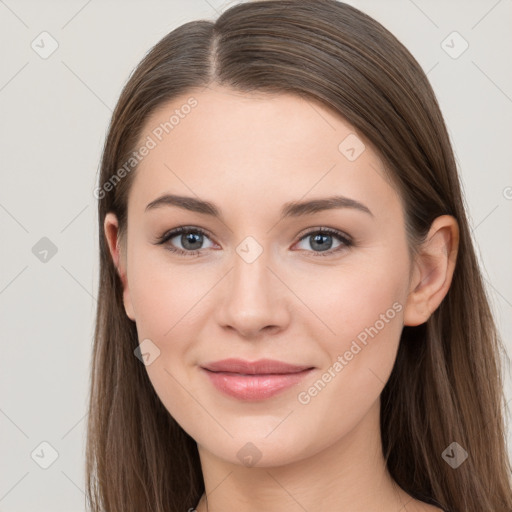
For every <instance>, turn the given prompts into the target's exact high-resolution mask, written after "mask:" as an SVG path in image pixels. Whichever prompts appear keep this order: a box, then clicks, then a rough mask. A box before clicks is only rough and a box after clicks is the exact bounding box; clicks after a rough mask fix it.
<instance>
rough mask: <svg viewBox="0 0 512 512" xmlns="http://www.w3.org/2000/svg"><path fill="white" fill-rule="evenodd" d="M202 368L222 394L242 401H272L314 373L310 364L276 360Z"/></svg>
mask: <svg viewBox="0 0 512 512" xmlns="http://www.w3.org/2000/svg"><path fill="white" fill-rule="evenodd" d="M201 368H202V370H203V371H204V372H205V374H206V375H207V376H208V377H209V379H210V381H211V382H212V384H213V385H214V386H215V387H216V388H217V389H218V390H219V391H221V392H223V393H225V394H227V395H229V396H232V397H234V398H238V399H239V400H262V399H265V398H270V397H272V396H274V395H276V394H277V393H280V392H281V391H284V390H285V389H288V388H290V387H292V386H294V385H296V384H297V383H298V382H300V381H301V380H302V379H303V378H304V377H305V376H306V375H308V374H309V373H310V372H311V371H312V370H313V367H312V366H309V365H294V364H289V363H285V362H282V361H276V360H272V359H259V360H258V361H253V362H251V361H244V360H242V359H224V360H222V361H215V362H212V363H207V364H205V365H203V366H202V367H201Z"/></svg>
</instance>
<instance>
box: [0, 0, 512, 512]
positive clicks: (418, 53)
mask: <svg viewBox="0 0 512 512" xmlns="http://www.w3.org/2000/svg"><path fill="white" fill-rule="evenodd" d="M234 3H238V2H236V1H234V2H233V1H232V2H228V3H226V2H224V3H223V2H221V1H214V0H193V1H185V0H182V1H178V0H174V1H170V0H167V1H156V0H152V1H145V2H142V1H131V2H128V1H123V2H122V1H119V0H118V1H112V0H109V1H106V0H101V1H100V0H89V1H75V0H73V1H67V2H63V1H62V2H57V1H45V2H38V1H35V0H33V1H16V0H5V1H4V0H0V38H1V40H0V43H1V44H0V48H1V49H2V50H1V52H2V53H1V55H2V66H1V69H0V109H1V110H0V112H1V132H0V144H1V156H2V163H1V166H0V172H1V187H0V226H1V235H2V238H1V265H0V320H1V328H2V342H1V347H2V357H1V363H0V364H1V370H0V384H1V387H0V390H1V396H0V428H1V440H0V460H1V464H0V511H1V512H12V511H16V512H23V511H38V512H42V511H52V512H58V511H64V510H65V511H67V512H69V511H75V510H76V511H81V510H84V508H85V505H84V504H85V498H84V493H83V489H84V483H83V482H84V471H83V466H84V446H85V425H86V414H87V412H86V404H87V402H86V399H87V395H88V391H89V365H90V355H91V345H92V334H93V325H94V313H95V306H96V298H95V297H96V295H97V274H98V263H97V252H98V244H97V236H98V234H97V227H96V225H97V213H96V200H95V199H94V197H93V189H94V187H95V186H96V180H97V169H98V164H99V159H100V154H101V150H102V145H103V142H104V137H105V133H106V128H107V124H108V122H109V119H110V115H111V111H112V109H113V107H114V105H115V103H116V101H117V98H118V96H119V94H120V92H121V88H122V86H123V84H124V83H125V81H126V80H127V78H128V76H129V73H130V72H131V70H132V69H133V67H134V66H135V65H136V64H137V63H138V62H139V60H140V59H141V58H142V57H143V55H144V54H145V53H146V51H147V50H149V48H150V47H151V46H152V45H154V44H155V43H156V42H157V41H158V40H159V39H160V38H161V37H163V36H164V35H165V34H167V33H168V32H170V31H171V30H172V29H174V28H175V27H177V26H179V25H181V24H183V23H184V22H186V21H190V20H193V19H199V18H205V19H211V20H213V19H215V18H216V17H217V16H218V14H220V12H222V11H223V10H224V9H225V8H226V6H229V5H232V4H234ZM349 3H350V4H352V5H354V6H355V7H358V8H360V9H361V10H363V11H365V12H366V13H368V14H369V15H371V16H372V17H374V18H375V19H377V20H378V21H380V22H381V23H383V25H384V26H386V27H387V28H388V29H390V30H391V32H393V33H394V34H395V35H396V36H397V37H398V38H399V39H400V40H401V41H402V42H403V43H404V44H405V46H406V47H407V48H409V50H410V51H411V52H412V54H413V55H414V56H415V57H416V58H417V60H418V61H419V63H420V64H421V66H422V67H423V68H424V70H425V71H427V72H428V76H429V79H430V80H431V83H432V85H433V87H434V90H435V92H436V94H437V97H438V100H439V102H440V105H441V109H442V111H443V114H444V116H445V120H446V122H447V125H448V128H449V132H450V136H451V139H452V143H453V147H454V150H455V153H456V157H457V161H458V164H459V168H460V172H461V176H462V181H463V184H464V189H465V195H466V200H467V204H468V208H469V214H470V218H471V224H472V228H473V235H474V239H475V243H476V244H477V248H478V252H479V258H480V260H481V262H482V265H483V272H484V276H485V279H486V282H487V285H488V289H489V292H490V295H491V298H492V303H493V308H494V311H495V313H496V318H497V321H498V324H499V328H500V330H501V333H502V335H503V338H504V340H505V343H506V346H507V350H508V351H509V352H510V349H511V347H512V336H511V335H512V315H511V314H510V313H511V309H512V273H511V272H510V264H511V262H512V241H511V233H512V231H511V226H512V173H511V159H510V147H511V143H512V69H511V64H510V63H511V60H512V59H511V53H512V52H511V49H512V45H511V43H512V32H511V31H510V20H512V0H500V1H496V0H478V1H477V0H473V1H468V0H459V1H453V0H452V1H444V0H443V1H441V0H437V1H432V0H430V1H427V0H414V1H412V0H394V1H378V0H373V1H371V0H352V1H350V2H349ZM43 31H47V32H49V33H50V34H51V36H52V37H53V38H54V39H55V40H56V41H57V42H58V45H59V46H58V49H57V50H56V51H55V52H54V53H53V54H52V55H51V56H49V57H48V58H47V59H43V58H41V57H40V56H39V54H38V53H36V52H35V51H34V50H33V49H32V47H31V43H32V41H33V40H36V43H37V42H38V41H39V39H37V37H38V36H39V34H40V33H41V32H43ZM453 31H457V32H458V33H459V34H460V35H461V36H462V37H463V38H464V39H465V40H466V41H467V42H468V44H469V47H468V49H467V50H466V51H465V52H464V53H462V54H461V55H460V56H459V57H458V58H453V57H452V56H450V55H449V54H448V53H447V52H446V51H445V49H448V48H443V46H442V42H443V41H444V40H445V39H446V38H447V36H448V35H449V34H451V33H452V32H453ZM455 37H457V36H455ZM452 40H453V41H454V42H453V43H452V42H451V41H452ZM39 44H40V45H41V43H39ZM444 44H445V45H449V46H453V48H452V49H451V52H452V54H453V53H454V52H458V50H460V49H461V48H462V46H460V45H461V44H462V40H460V39H453V37H452V38H449V39H448V40H447V41H446V43H444ZM45 48H47V49H48V48H49V44H48V41H47V42H46V45H45ZM43 237H47V238H49V239H50V240H51V242H52V243H53V244H55V246H56V248H57V253H56V254H55V255H54V256H51V253H49V255H48V257H47V261H46V262H42V261H40V259H39V258H38V257H36V255H35V254H34V253H33V247H34V246H35V245H36V244H37V243H38V242H39V241H40V239H41V238H43ZM40 243H41V242H40ZM36 247H38V246H36ZM468 336H471V333H469V332H468ZM511 387H512V386H511V379H510V376H509V374H508V372H507V381H506V388H505V389H506V394H507V400H509V399H511V398H512V392H511ZM509 432H510V429H509ZM509 437H512V436H509ZM43 441H45V442H47V443H49V444H50V445H51V446H52V447H53V449H54V450H56V452H57V453H58V458H57V459H56V460H55V461H54V462H53V464H51V466H49V467H48V468H47V469H42V468H41V467H40V466H39V465H38V463H36V462H35V460H37V461H38V462H40V463H44V462H45V461H46V463H49V462H51V449H50V448H48V447H46V446H45V445H43V446H42V447H41V446H40V443H41V442H43ZM34 450H36V451H35V453H34V458H32V457H31V454H32V453H33V452H34Z"/></svg>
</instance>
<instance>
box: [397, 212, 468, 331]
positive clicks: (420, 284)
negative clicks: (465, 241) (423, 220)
mask: <svg viewBox="0 0 512 512" xmlns="http://www.w3.org/2000/svg"><path fill="white" fill-rule="evenodd" d="M458 246H459V229H458V224H457V221H456V219H455V218H454V217H453V216H451V215H442V216H440V217H437V218H436V219H435V220H434V222H433V223H432V225H431V227H430V230H429V233H428V235H427V238H426V240H425V242H424V243H423V245H422V246H421V247H420V249H419V251H418V254H417V257H416V260H415V262H414V271H413V275H412V279H411V283H410V288H409V296H408V298H407V303H406V306H405V311H404V325H410V326H415V325H420V324H423V323H424V322H426V321H427V320H428V319H429V317H430V316H431V315H432V313H433V312H434V311H435V310H436V309H437V308H438V306H439V304H441V302H442V300H443V299H444V297H445V296H446V294H447V293H448V290H449V289H450V285H451V282H452V278H453V273H454V271H455V264H456V260H457V253H458Z"/></svg>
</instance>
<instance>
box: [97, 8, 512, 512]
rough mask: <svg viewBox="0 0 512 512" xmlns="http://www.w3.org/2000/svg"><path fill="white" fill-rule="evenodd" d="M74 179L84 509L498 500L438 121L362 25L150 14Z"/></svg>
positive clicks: (378, 37)
mask: <svg viewBox="0 0 512 512" xmlns="http://www.w3.org/2000/svg"><path fill="white" fill-rule="evenodd" d="M96 197H97V198H98V200H99V202H98V211H99V228H100V233H99V236H100V239H99V241H100V293H99V302H98V310H97V324H96V332H95V343H94V360H93V368H92V387H91V398H90V415H89V425H88V445H87V477H88V481H87V484H88V498H89V500H90V501H91V508H92V510H94V511H99V510H107V511H109V512H114V511H125V512H126V511H138V512H140V511H142V510H144V511H145V510H148V511H149V510H152V511H159V512H160V511H161V512H163V511H186V510H189V509H191V508H192V507H196V509H197V511H198V512H205V511H210V512H215V511H222V512H228V511H231V510H233V511H234V510H237V511H249V510H251V511H254V510H264V511H274V510H290V511H291V510H293V511H295V510H297V511H299V510H308V511H316V510H322V511H329V512H331V511H333V512H334V511H338V510H354V511H355V510H366V511H370V510H372V511H373V510H378V511H379V512H388V511H389V512H391V511H394V512H395V511H399V510H400V511H408V512H411V511H414V512H417V511H418V512H419V511H421V512H423V511H436V510H437V511H439V510H446V511H450V512H463V511H464V512H469V511H475V512H476V511H479V512H480V511H482V510H486V511H506V510H507V511H508V510H512V492H511V483H510V478H509V475H510V463H509V460H508V458H507V453H506V448H505V441H504V437H505V435H504V423H503V390H502V382H501V375H500V360H499V350H500V348H502V345H501V341H500V339H499V337H498V334H497V330H496V326H495V323H494V320H493V318H492V315H491V312H490V308H489V303H488V299H487V297H486V294H485V289H484V286H483V282H482V277H481V274H480V271H479V268H478V264H477V260H476V257H475V252H474V248H473V246H472V242H471V238H470V232H469V228H468V221H467V217H466V213H465V211H464V206H463V201H462V197H461V190H460V184H459V177H458V174H457V168H456V164H455V160H454V156H453V152H452V148H451V146H450V141H449V137H448V134H447V130H446V127H445V124H444V121H443V118H442V115H441V112H440V110H439V106H438V104H437V101H436V98H435V96H434V93H433V91H432V88H431V86H430V85H429V83H428V81H427V78H426V76H425V74H424V73H423V71H422V70H421V68H420V66H419V65H418V63H417V62H416V61H415V59H414V58H413V57H412V56H411V54H410V53H409V52H408V51H407V50H406V49H405V48H404V47H403V45H402V44H401V43H400V42H399V41H398V40H397V39H396V38H395V37H394V36H393V35H392V34H390V33H389V32H388V31H387V30H386V29H385V28H384V27H382V26H381V25H380V24H379V23H377V22H376V21H375V20H373V19H371V18H370V17H368V16H367V15H365V14H363V13H362V12H360V11H359V10H357V9H355V8H353V7H350V6H348V5H346V4H343V3H340V2H335V1H333V0H320V1H318V0H316V1H294V0H282V1H279V0H276V1H272V0H271V1H263V2H250V3H244V4H240V5H235V6H233V7H231V8H230V9H228V10H227V11H225V12H224V13H223V14H222V15H221V16H220V17H219V19H218V20H217V21H216V22H215V23H212V22H207V21H197V22H191V23H187V24H185V25H183V26H181V27H179V28H177V29H176V30H174V31H172V32H171V33H170V34H168V35H167V36H166V37H165V38H164V39H162V40H161V41H160V42H159V43H158V44H157V45H156V46H155V47H154V48H153V49H152V50H151V51H150V52H149V53H148V55H147V56H146V57H145V58H144V59H143V61H142V62H141V63H140V64H139V66H138V68H137V69H136V71H135V72H134V73H133V75H132V76H131V77H130V80H129V81H128V83H127V84H126V86H125V88H124V90H123V92H122V94H121V97H120V99H119V101H118V104H117V106H116V109H115V111H114V114H113V118H112V121H111V126H110V129H109V133H108V136H107V140H106V144H105V148H104V154H103V159H102V164H101V175H100V182H99V186H98V189H97V190H96Z"/></svg>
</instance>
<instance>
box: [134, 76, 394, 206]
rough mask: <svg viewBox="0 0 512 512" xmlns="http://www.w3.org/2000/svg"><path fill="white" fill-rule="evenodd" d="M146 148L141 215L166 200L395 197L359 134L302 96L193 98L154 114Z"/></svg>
mask: <svg viewBox="0 0 512 512" xmlns="http://www.w3.org/2000/svg"><path fill="white" fill-rule="evenodd" d="M144 144H146V145H148V146H151V149H150V150H149V151H147V152H146V153H147V154H146V156H144V157H143V158H142V159H141V161H140V163H139V164H138V168H137V171H136V176H135V180H134V183H133V185H132V188H133V190H132V192H131V193H130V196H133V199H134V200H136V201H137V202H140V203H141V204H139V205H138V206H139V207H142V206H145V204H147V202H149V201H150V200H152V199H154V197H155V196H156V195H157V194H161V193H162V192H168V193H182V194H185V195H197V196H200V197H202V198H204V199H208V198H211V197H213V196H215V197H219V200H228V201H229V200H230V201H232V202H233V201H236V200H239V201H240V202H241V203H244V202H245V203H246V204H251V202H252V204H256V203H255V202H258V201H260V202H261V201H265V202H266V204H269V205H270V202H272V199H273V198H275V199H276V200H277V199H278V198H279V204H282V203H283V202H285V201H288V200H297V199H299V198H301V197H302V196H304V195H306V194H307V195H308V196H314V195H326V194H327V193H332V192H339V193H343V194H344V195H352V196H354V198H356V197H355V196H361V195H366V196H368V194H369V195H370V196H371V195H372V194H373V195H375V196H380V198H381V201H382V200H391V196H392V195H394V190H393V189H392V188H391V187H390V185H389V183H388V182H387V181H386V180H385V179H384V171H383V170H382V163H381V162H380V159H379V157H378V155H377V154H376V153H375V152H374V151H373V150H372V148H371V147H370V146H369V145H368V143H367V142H365V141H364V140H363V138H362V137H360V136H359V135H357V134H356V133H355V130H354V128H353V127H352V126H351V125H350V124H349V123H348V122H347V121H346V120H345V119H344V118H343V117H341V116H340V115H338V114H337V113H336V112H334V111H332V110H330V109H328V108H327V107H325V106H324V105H322V104H321V103H320V102H318V101H315V100H312V99H310V98H304V97H301V96H299V95H294V94H267V93H260V92H250V93H245V92H244V93H242V92H239V91H234V90H232V89H227V88H224V87H220V86H217V87H212V88H203V89H196V90H192V91H190V92H189V93H186V94H183V95H181V96H179V97H177V98H174V99H173V100H172V101H170V102H167V103H165V104H163V105H161V106H160V107H159V108H158V109H157V110H156V111H155V112H153V114H152V115H151V116H150V117H149V118H148V120H147V121H146V123H145V125H144V128H143V130H142V132H141V136H140V138H139V146H142V145H144ZM347 150H348V153H347ZM354 156H356V158H354ZM142 201H146V203H145V204H144V205H142Z"/></svg>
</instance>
